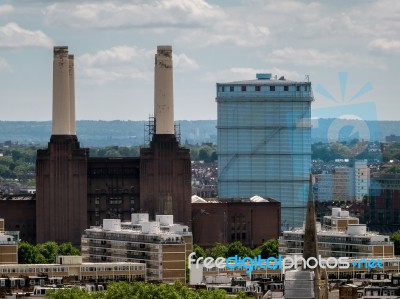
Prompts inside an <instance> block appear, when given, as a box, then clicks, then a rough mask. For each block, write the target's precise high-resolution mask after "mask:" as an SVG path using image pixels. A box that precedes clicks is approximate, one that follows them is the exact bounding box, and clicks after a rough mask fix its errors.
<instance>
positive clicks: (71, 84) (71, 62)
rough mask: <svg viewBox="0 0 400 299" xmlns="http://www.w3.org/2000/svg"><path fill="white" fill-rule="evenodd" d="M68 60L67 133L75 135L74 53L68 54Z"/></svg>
mask: <svg viewBox="0 0 400 299" xmlns="http://www.w3.org/2000/svg"><path fill="white" fill-rule="evenodd" d="M68 60H69V133H70V134H71V135H76V125H75V70H74V67H75V66H74V55H71V54H70V55H68Z"/></svg>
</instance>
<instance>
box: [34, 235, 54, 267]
mask: <svg viewBox="0 0 400 299" xmlns="http://www.w3.org/2000/svg"><path fill="white" fill-rule="evenodd" d="M36 247H37V249H38V251H39V252H40V253H41V254H42V255H43V257H44V258H45V260H46V264H52V263H55V262H56V257H57V254H58V245H57V243H56V242H51V241H49V242H46V243H43V244H38V245H36Z"/></svg>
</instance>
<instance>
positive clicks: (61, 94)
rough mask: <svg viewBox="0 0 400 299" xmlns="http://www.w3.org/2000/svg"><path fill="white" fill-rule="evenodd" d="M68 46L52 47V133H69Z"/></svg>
mask: <svg viewBox="0 0 400 299" xmlns="http://www.w3.org/2000/svg"><path fill="white" fill-rule="evenodd" d="M69 68H70V64H69V59H68V47H54V60H53V135H70V109H71V108H70V86H69V77H70V74H69V73H70V72H69Z"/></svg>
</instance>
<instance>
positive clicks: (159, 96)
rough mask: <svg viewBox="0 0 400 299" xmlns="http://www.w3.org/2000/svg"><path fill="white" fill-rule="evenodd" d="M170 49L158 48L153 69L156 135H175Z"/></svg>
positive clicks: (168, 47) (165, 47)
mask: <svg viewBox="0 0 400 299" xmlns="http://www.w3.org/2000/svg"><path fill="white" fill-rule="evenodd" d="M172 66H173V65H172V47H171V46H158V47H157V54H156V55H155V67H154V116H155V120H156V130H155V133H156V134H171V135H173V134H175V131H174V94H173V73H172Z"/></svg>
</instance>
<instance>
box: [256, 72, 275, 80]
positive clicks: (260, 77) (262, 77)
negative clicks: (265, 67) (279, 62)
mask: <svg viewBox="0 0 400 299" xmlns="http://www.w3.org/2000/svg"><path fill="white" fill-rule="evenodd" d="M271 77H272V74H271V73H268V74H256V78H257V79H258V80H269V79H271Z"/></svg>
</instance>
